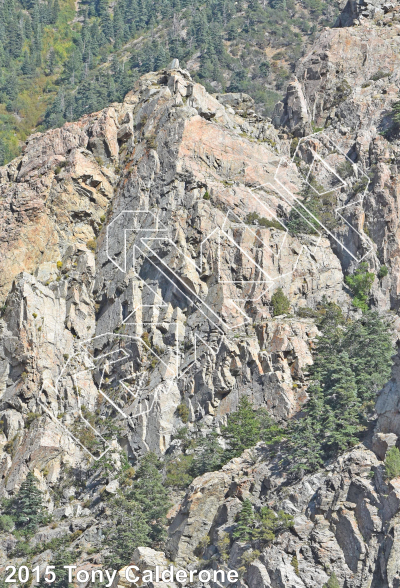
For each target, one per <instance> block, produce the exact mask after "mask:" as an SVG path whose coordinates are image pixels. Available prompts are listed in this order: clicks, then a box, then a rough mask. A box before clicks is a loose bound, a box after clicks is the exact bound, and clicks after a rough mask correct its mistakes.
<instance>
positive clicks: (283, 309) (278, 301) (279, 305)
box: [271, 288, 290, 316]
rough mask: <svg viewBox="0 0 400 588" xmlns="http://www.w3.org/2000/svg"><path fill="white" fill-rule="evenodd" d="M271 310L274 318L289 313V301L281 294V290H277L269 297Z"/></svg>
mask: <svg viewBox="0 0 400 588" xmlns="http://www.w3.org/2000/svg"><path fill="white" fill-rule="evenodd" d="M271 304H272V308H273V309H274V316H280V315H281V314H288V313H289V312H290V300H289V298H288V297H287V296H285V294H284V293H283V290H282V288H278V289H277V290H276V292H274V293H273V295H272V297H271Z"/></svg>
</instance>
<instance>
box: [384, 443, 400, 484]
mask: <svg viewBox="0 0 400 588" xmlns="http://www.w3.org/2000/svg"><path fill="white" fill-rule="evenodd" d="M385 469H386V476H387V478H388V479H389V480H393V478H398V477H399V476H400V451H399V449H398V448H397V447H391V448H390V449H389V450H388V451H387V453H386V457H385Z"/></svg>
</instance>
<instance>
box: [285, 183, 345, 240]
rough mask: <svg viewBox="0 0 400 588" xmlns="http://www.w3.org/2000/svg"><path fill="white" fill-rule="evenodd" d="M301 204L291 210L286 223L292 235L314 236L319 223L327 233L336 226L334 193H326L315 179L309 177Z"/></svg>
mask: <svg viewBox="0 0 400 588" xmlns="http://www.w3.org/2000/svg"><path fill="white" fill-rule="evenodd" d="M301 197H302V200H301V204H300V203H297V204H296V207H295V208H292V210H291V211H290V214H289V219H288V222H287V228H288V229H289V232H290V233H291V234H292V235H297V234H299V233H305V234H307V235H316V234H318V230H319V223H318V221H320V222H321V223H322V224H323V225H324V226H325V227H326V228H327V229H328V230H329V231H332V230H333V229H335V228H336V227H337V226H338V219H337V218H336V214H335V209H336V193H335V192H334V191H332V192H326V191H325V188H324V187H323V186H321V185H320V184H319V183H318V182H317V181H316V179H315V178H314V177H313V176H311V175H310V178H309V183H308V184H305V185H304V187H303V189H302V191H301ZM316 219H318V220H316Z"/></svg>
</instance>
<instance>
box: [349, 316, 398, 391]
mask: <svg viewBox="0 0 400 588" xmlns="http://www.w3.org/2000/svg"><path fill="white" fill-rule="evenodd" d="M342 348H343V349H344V350H346V352H347V353H348V355H349V357H350V359H351V367H352V370H353V372H354V376H355V380H356V384H357V393H358V397H359V398H360V399H361V400H362V402H370V401H372V400H373V399H374V398H375V396H376V394H377V392H378V391H379V390H380V389H381V388H382V387H383V386H384V385H385V384H386V382H388V381H389V379H390V374H391V365H392V356H393V345H392V342H391V338H390V333H389V330H388V326H387V325H386V324H385V322H384V321H383V320H382V319H381V318H380V317H379V315H378V313H377V312H367V313H365V314H364V315H363V316H362V317H361V319H360V320H358V321H354V322H353V323H351V324H350V325H349V326H348V328H347V329H346V332H345V333H344V336H343V342H342ZM365 349H368V353H365Z"/></svg>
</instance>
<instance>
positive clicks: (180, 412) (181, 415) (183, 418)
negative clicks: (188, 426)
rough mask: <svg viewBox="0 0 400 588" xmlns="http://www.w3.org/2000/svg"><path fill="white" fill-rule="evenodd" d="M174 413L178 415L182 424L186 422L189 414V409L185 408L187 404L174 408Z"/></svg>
mask: <svg viewBox="0 0 400 588" xmlns="http://www.w3.org/2000/svg"><path fill="white" fill-rule="evenodd" d="M176 412H177V413H178V416H179V418H180V419H181V421H182V422H183V423H187V422H188V420H189V415H190V412H189V407H188V406H187V404H185V403H184V402H182V403H181V404H179V405H178V406H177V408H176Z"/></svg>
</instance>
